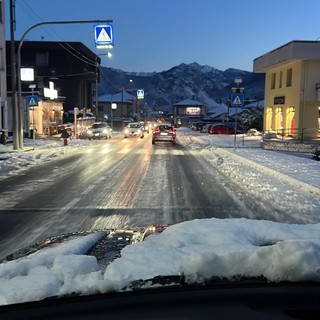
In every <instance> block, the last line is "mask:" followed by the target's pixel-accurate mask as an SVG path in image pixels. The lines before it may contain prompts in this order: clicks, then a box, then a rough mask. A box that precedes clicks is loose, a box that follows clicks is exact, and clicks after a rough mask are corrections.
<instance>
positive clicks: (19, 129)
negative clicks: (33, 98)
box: [13, 19, 113, 149]
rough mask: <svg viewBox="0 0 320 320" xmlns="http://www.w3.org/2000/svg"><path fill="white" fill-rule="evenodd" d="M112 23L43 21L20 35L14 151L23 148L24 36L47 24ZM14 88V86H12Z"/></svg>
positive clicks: (108, 21) (103, 21) (101, 21)
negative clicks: (22, 72)
mask: <svg viewBox="0 0 320 320" xmlns="http://www.w3.org/2000/svg"><path fill="white" fill-rule="evenodd" d="M106 22H107V23H112V22H113V20H110V19H107V20H78V21H45V22H40V23H37V24H35V25H33V26H31V27H30V28H29V29H27V30H26V31H25V32H24V34H23V35H22V37H21V39H20V41H19V45H18V52H17V71H16V73H15V74H17V82H18V107H17V106H16V102H17V101H14V105H13V109H14V110H17V111H18V112H17V114H15V113H14V114H13V118H14V119H13V131H14V132H13V140H14V143H13V147H14V148H16V149H20V148H23V126H22V118H23V117H22V110H21V109H22V108H21V105H22V102H21V99H22V98H21V96H22V93H21V77H20V72H21V71H20V70H21V47H22V45H23V42H24V39H25V37H26V35H27V34H28V33H29V32H30V31H31V30H33V29H35V28H37V27H39V26H43V25H49V24H58V25H60V24H82V23H106ZM14 85H15V86H16V84H14Z"/></svg>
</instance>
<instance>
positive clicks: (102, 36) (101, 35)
mask: <svg viewBox="0 0 320 320" xmlns="http://www.w3.org/2000/svg"><path fill="white" fill-rule="evenodd" d="M97 41H98V42H104V41H108V42H110V41H111V38H110V37H109V35H108V33H107V31H106V29H105V28H102V29H101V31H100V33H99V36H98V38H97Z"/></svg>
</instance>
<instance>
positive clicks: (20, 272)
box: [0, 218, 320, 304]
mask: <svg viewBox="0 0 320 320" xmlns="http://www.w3.org/2000/svg"><path fill="white" fill-rule="evenodd" d="M139 234H140V235H141V234H142V233H141V232H140V233H139ZM110 235H111V234H110V233H108V234H107V237H110ZM105 236H106V233H105V232H96V233H93V234H87V235H83V236H81V237H80V236H78V237H77V236H75V237H71V238H70V239H68V240H66V241H63V242H61V243H56V244H54V245H52V246H50V247H48V248H43V249H41V250H39V251H36V252H34V253H31V254H29V255H28V256H27V257H21V258H19V259H17V260H14V261H5V262H3V263H2V264H0V304H11V303H18V302H24V301H31V300H41V299H43V298H46V297H51V296H60V295H65V294H71V293H74V292H77V293H81V294H90V293H97V292H100V293H103V292H108V291H110V290H123V288H125V287H127V286H129V285H130V283H132V282H133V281H135V280H140V279H150V278H153V277H156V276H158V275H179V274H183V275H184V276H185V279H186V281H187V282H190V283H202V282H204V281H206V280H208V279H211V278H213V277H226V278H233V277H239V276H241V277H260V276H264V277H265V278H267V279H268V280H270V281H273V282H280V281H319V280H320V224H309V225H297V224H286V223H276V222H271V221H262V220H249V219H215V218H213V219H201V220H193V221H187V222H183V223H179V224H176V225H173V226H170V227H168V228H166V229H165V230H164V231H163V232H162V233H157V234H152V235H150V236H148V237H146V238H145V237H142V236H141V237H140V238H139V237H138V238H137V241H129V242H128V244H129V245H123V247H122V250H121V256H117V255H115V256H114V257H113V258H112V259H110V263H108V264H101V261H103V255H102V256H101V255H100V256H99V257H98V258H97V257H96V256H95V255H88V254H87V253H88V250H90V248H92V247H93V246H95V245H97V243H98V244H99V242H101V241H102V239H103V238H104V237H105ZM143 239H144V241H142V240H143ZM118 240H119V241H122V242H123V241H124V242H125V241H127V240H126V239H124V238H123V237H122V236H120V237H118ZM131 240H132V238H131ZM130 243H132V244H130ZM96 247H99V246H96ZM111 251H112V250H111ZM100 254H101V252H100ZM108 254H112V253H111V252H110V250H109V252H106V253H105V256H107V255H108Z"/></svg>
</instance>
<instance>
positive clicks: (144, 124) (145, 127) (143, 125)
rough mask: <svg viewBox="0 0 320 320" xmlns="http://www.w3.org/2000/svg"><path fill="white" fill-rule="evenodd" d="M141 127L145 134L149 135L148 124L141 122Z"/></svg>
mask: <svg viewBox="0 0 320 320" xmlns="http://www.w3.org/2000/svg"><path fill="white" fill-rule="evenodd" d="M140 125H141V128H143V131H144V132H146V133H149V131H150V127H149V125H148V123H147V122H144V121H140Z"/></svg>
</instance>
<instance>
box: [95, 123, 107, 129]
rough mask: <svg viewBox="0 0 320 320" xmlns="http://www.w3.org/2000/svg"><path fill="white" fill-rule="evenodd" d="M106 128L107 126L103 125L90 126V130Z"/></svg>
mask: <svg viewBox="0 0 320 320" xmlns="http://www.w3.org/2000/svg"><path fill="white" fill-rule="evenodd" d="M106 127H108V125H107V124H105V123H94V124H93V125H92V129H101V128H106Z"/></svg>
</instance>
